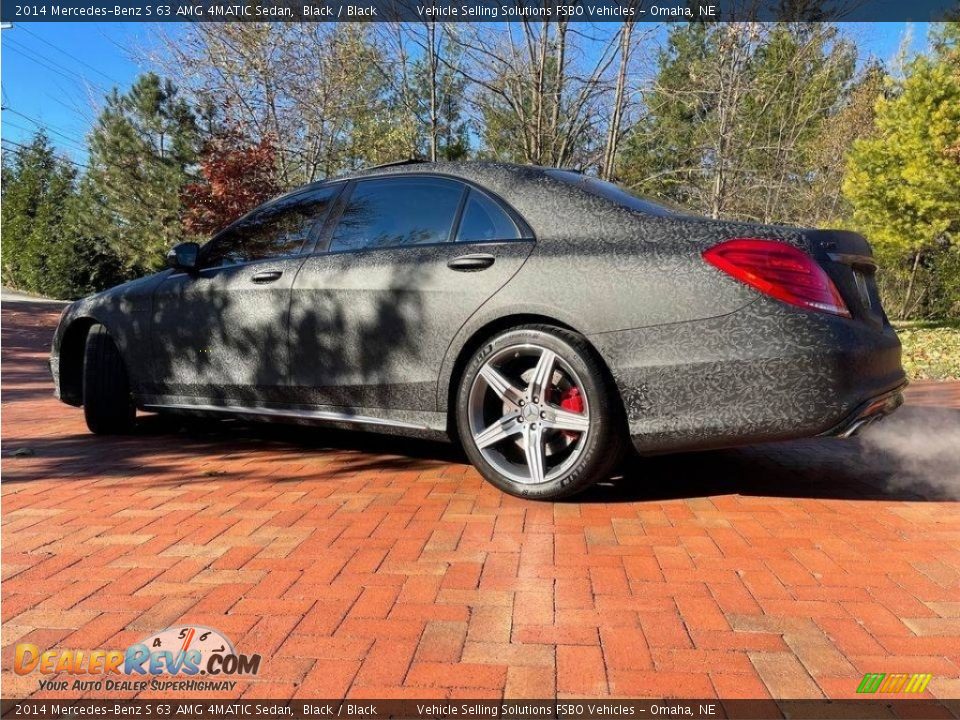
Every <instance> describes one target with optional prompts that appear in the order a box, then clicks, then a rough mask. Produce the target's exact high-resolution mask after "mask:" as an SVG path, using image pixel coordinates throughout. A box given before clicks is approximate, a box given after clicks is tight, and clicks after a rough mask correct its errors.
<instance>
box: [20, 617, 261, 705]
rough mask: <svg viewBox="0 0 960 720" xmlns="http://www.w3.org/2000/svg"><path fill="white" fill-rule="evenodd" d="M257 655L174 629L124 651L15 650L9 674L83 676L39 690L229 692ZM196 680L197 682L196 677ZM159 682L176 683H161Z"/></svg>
mask: <svg viewBox="0 0 960 720" xmlns="http://www.w3.org/2000/svg"><path fill="white" fill-rule="evenodd" d="M260 660H261V658H260V656H259V655H244V654H241V653H237V652H236V650H234V647H233V643H232V642H230V640H229V639H228V638H227V637H226V636H224V635H223V634H222V633H221V632H219V631H217V630H214V629H212V628H207V627H200V626H178V627H171V628H167V629H166V630H163V631H161V632H159V633H157V634H156V635H151V636H150V637H148V638H146V639H145V640H143V641H142V642H139V643H135V644H134V645H131V646H130V647H128V648H126V649H125V650H112V649H106V650H46V651H43V652H41V651H40V649H39V648H38V647H37V646H36V645H33V644H30V643H21V644H19V645H17V647H16V650H15V653H14V661H13V670H14V672H16V673H17V674H18V675H27V674H29V673H34V672H36V673H39V674H40V675H60V674H67V675H77V676H83V677H82V678H81V677H78V678H76V679H74V680H73V681H72V682H71V681H70V680H60V679H58V680H49V679H47V680H41V681H40V687H41V688H42V689H45V690H86V691H91V690H93V691H96V690H107V691H111V690H112V691H121V692H125V691H130V692H139V691H142V690H147V689H150V690H168V691H169V690H179V691H185V690H199V691H207V690H210V691H212V690H232V689H233V688H234V686H235V685H236V684H237V682H236V680H230V679H227V678H228V677H237V676H252V675H256V674H257V673H258V672H259V671H260ZM201 676H202V677H201ZM164 677H175V678H177V679H173V680H167V679H163V678H164Z"/></svg>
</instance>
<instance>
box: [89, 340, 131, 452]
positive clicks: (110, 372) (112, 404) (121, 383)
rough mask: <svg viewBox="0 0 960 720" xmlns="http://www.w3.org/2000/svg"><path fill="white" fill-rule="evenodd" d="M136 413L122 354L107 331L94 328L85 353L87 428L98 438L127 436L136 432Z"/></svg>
mask: <svg viewBox="0 0 960 720" xmlns="http://www.w3.org/2000/svg"><path fill="white" fill-rule="evenodd" d="M136 413H137V408H136V405H135V404H134V402H133V396H132V395H131V393H130V379H129V376H128V375H127V368H126V366H125V365H124V363H123V358H122V357H121V356H120V351H119V350H118V349H117V346H116V343H114V342H113V339H112V338H111V337H110V335H109V334H108V333H107V330H106V328H104V327H103V326H102V325H94V326H93V327H92V328H90V332H89V334H88V335H87V344H86V347H85V349H84V354H83V415H84V417H85V418H86V421H87V427H88V428H90V431H91V432H94V433H97V434H98V435H115V434H122V433H127V432H130V431H131V430H132V429H133V425H134V420H135V418H136Z"/></svg>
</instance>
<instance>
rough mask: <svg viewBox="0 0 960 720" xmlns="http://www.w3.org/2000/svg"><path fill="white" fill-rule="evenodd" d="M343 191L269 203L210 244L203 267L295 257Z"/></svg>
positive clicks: (329, 189)
mask: <svg viewBox="0 0 960 720" xmlns="http://www.w3.org/2000/svg"><path fill="white" fill-rule="evenodd" d="M341 189H342V185H336V186H332V187H325V188H319V189H317V190H313V191H310V192H307V193H300V194H297V195H294V196H291V197H289V198H283V199H281V200H278V201H276V202H273V203H270V204H269V205H268V206H266V207H265V208H263V209H262V210H258V211H256V212H254V213H253V214H251V215H249V216H248V217H246V218H244V219H243V220H241V221H240V222H238V223H236V224H234V225H232V226H231V227H229V228H228V229H227V230H225V231H224V232H222V233H221V234H219V235H217V236H216V237H215V238H214V239H213V240H211V241H210V242H209V243H207V245H206V246H204V249H203V265H204V266H205V267H218V266H221V265H236V264H239V263H246V262H252V261H254V260H264V259H267V258H274V257H289V256H291V255H296V254H297V253H299V252H300V249H301V248H302V247H303V244H304V242H306V240H307V238H308V237H309V235H310V231H311V230H312V229H313V228H314V227H315V226H316V224H317V223H318V222H320V221H321V220H323V218H324V217H326V215H327V213H328V212H329V210H330V206H331V205H332V203H333V201H334V200H335V199H336V197H337V195H338V194H339V192H340V190H341Z"/></svg>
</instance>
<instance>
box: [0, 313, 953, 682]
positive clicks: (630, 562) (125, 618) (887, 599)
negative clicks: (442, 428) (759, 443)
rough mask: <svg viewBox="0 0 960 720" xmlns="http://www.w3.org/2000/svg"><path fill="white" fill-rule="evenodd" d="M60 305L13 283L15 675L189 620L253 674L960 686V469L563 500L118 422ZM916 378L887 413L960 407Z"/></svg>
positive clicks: (606, 489) (346, 442) (871, 468)
mask: <svg viewBox="0 0 960 720" xmlns="http://www.w3.org/2000/svg"><path fill="white" fill-rule="evenodd" d="M56 317H57V313H56V311H55V310H54V311H51V310H49V306H40V305H34V304H29V303H18V304H6V303H5V304H4V307H3V405H2V409H3V485H2V491H3V509H2V521H3V537H2V539H3V556H2V559H3V578H4V582H3V590H2V600H3V607H2V616H3V633H2V635H3V638H2V640H3V648H4V649H3V656H2V662H3V665H2V667H3V686H4V689H3V694H4V696H7V697H9V696H14V697H17V696H27V695H33V696H37V697H39V696H43V695H44V693H43V692H39V691H38V685H37V676H36V675H29V676H23V677H21V676H17V675H15V674H14V673H12V671H11V663H12V652H13V647H14V646H15V645H16V644H17V643H18V642H33V643H35V644H37V645H38V646H40V647H41V649H47V648H74V649H95V648H124V647H126V646H127V645H128V644H130V643H132V642H136V641H138V640H141V639H143V638H144V637H146V636H148V635H151V634H152V633H154V632H156V631H158V630H160V629H162V628H164V627H167V626H170V625H173V624H175V623H193V624H200V625H206V626H210V627H214V628H217V629H219V630H221V631H222V632H223V633H225V634H226V635H228V636H230V637H231V638H232V639H233V640H234V642H235V644H236V646H237V648H238V649H239V650H240V651H243V652H248V653H252V652H257V653H260V654H261V655H263V657H264V662H263V666H262V671H261V674H260V676H259V677H258V678H257V679H256V680H255V681H250V682H246V683H240V684H239V685H238V686H237V688H236V689H235V690H234V691H233V692H232V693H227V694H229V695H239V694H241V693H242V694H244V695H245V696H247V697H269V696H274V697H291V696H298V697H318V696H326V697H340V696H346V695H349V696H353V697H394V696H397V697H433V698H437V697H464V696H469V697H485V696H490V697H499V696H507V697H510V698H521V697H544V696H553V695H554V694H556V695H559V696H607V695H611V696H640V697H646V696H655V697H657V696H670V697H677V696H687V697H712V696H720V697H726V698H732V697H767V696H773V697H778V698H780V697H822V696H828V697H848V696H851V695H852V694H853V693H854V690H855V688H856V686H857V683H858V681H859V679H860V677H861V676H862V674H863V673H865V672H909V673H913V672H926V673H932V674H933V675H934V679H933V681H932V682H931V683H930V686H929V688H928V691H927V692H928V693H929V694H930V695H933V696H938V697H956V696H958V695H960V680H958V676H960V512H958V505H957V503H956V502H955V497H956V496H955V495H954V494H953V489H952V488H951V487H950V486H949V485H948V484H946V483H941V482H940V480H942V478H938V477H928V476H918V475H915V474H911V472H910V471H909V469H904V468H903V467H901V463H899V462H898V461H897V460H896V458H894V457H893V456H889V455H885V454H884V453H883V452H881V451H880V450H878V449H877V448H876V447H875V446H873V445H865V444H862V443H858V442H857V441H838V440H815V441H807V442H799V443H787V444H780V445H773V446H767V447H759V448H751V449H745V450H738V451H726V452H713V453H706V454H701V455H687V456H680V457H673V458H662V459H652V460H646V461H642V462H640V461H638V462H635V463H634V464H633V465H632V466H631V467H630V468H629V469H628V471H627V474H626V476H625V477H624V478H622V479H620V480H616V481H614V482H612V483H611V484H609V485H606V486H603V487H599V488H597V489H596V490H594V491H591V492H590V493H589V494H587V495H586V496H584V497H581V498H579V499H578V500H577V501H575V502H568V503H560V504H549V503H532V502H525V501H522V500H517V499H513V498H510V497H507V496H504V495H502V494H501V493H499V492H497V491H496V490H494V489H492V488H491V487H489V486H487V485H486V484H484V483H483V482H482V481H481V479H480V477H479V476H478V475H477V473H476V472H475V471H474V470H472V469H471V468H470V467H469V466H467V465H466V464H464V462H463V461H462V459H460V458H459V457H458V456H456V455H455V454H454V453H453V451H451V450H450V449H448V448H446V447H444V446H440V445H431V444H424V443H414V442H411V441H406V440H403V441H397V440H390V439H384V438H378V437H375V436H365V435H359V434H353V435H351V434H345V433H333V432H330V431H327V430H322V429H302V428H300V429H292V428H283V427H265V426H254V427H249V426H243V425H240V424H237V423H229V422H221V423H210V422H200V423H197V422H194V423H192V424H190V425H187V426H182V425H180V424H179V423H177V422H174V421H169V420H168V421H165V420H162V419H159V418H151V417H146V418H145V419H144V422H143V424H142V428H141V429H140V430H139V432H138V433H137V434H136V435H135V436H132V437H127V438H119V439H106V438H95V437H93V436H91V435H89V434H87V432H86V430H85V427H84V425H83V419H82V413H81V411H79V410H77V409H73V408H68V407H66V406H64V405H61V404H59V403H58V402H56V401H55V400H54V399H53V398H52V397H51V396H50V390H51V385H50V382H49V379H48V377H47V373H46V368H45V365H44V363H45V359H46V354H47V348H48V343H49V339H50V335H51V331H52V328H53V325H54V324H55V322H56ZM910 397H911V400H910V405H911V406H912V407H908V408H906V409H904V410H903V411H902V413H901V414H900V418H899V419H898V418H894V419H891V420H890V421H888V422H890V423H893V422H901V423H906V425H904V427H905V428H908V427H909V423H915V422H921V421H923V420H924V418H925V417H927V416H926V415H925V413H937V414H935V415H931V416H930V417H937V418H940V420H938V422H958V421H957V410H956V409H957V408H960V384H952V385H951V384H941V385H929V386H920V387H917V388H916V389H915V390H914V391H913V393H912V394H911V396H910ZM936 406H940V408H941V409H936ZM943 408H946V409H943ZM951 408H952V409H951ZM905 432H906V430H905ZM17 451H20V454H16V455H15V453H17ZM48 694H54V695H55V694H56V693H48ZM68 694H70V693H68ZM101 694H102V693H101ZM124 694H126V693H118V695H124Z"/></svg>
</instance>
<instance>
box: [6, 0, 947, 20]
mask: <svg viewBox="0 0 960 720" xmlns="http://www.w3.org/2000/svg"><path fill="white" fill-rule="evenodd" d="M2 5H3V13H2V19H3V21H4V22H64V21H70V22H77V21H79V22H83V21H94V22H111V21H116V22H238V21H243V22H257V21H260V22H262V21H301V22H338V21H339V22H427V21H431V20H433V21H437V22H510V21H537V22H543V21H548V22H568V21H570V22H656V23H661V22H689V21H701V22H772V21H794V22H903V21H916V22H925V21H939V20H945V19H960V0H716V1H712V0H542V1H536V0H259V1H257V2H233V1H232V0H35V1H34V2H30V0H2Z"/></svg>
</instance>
